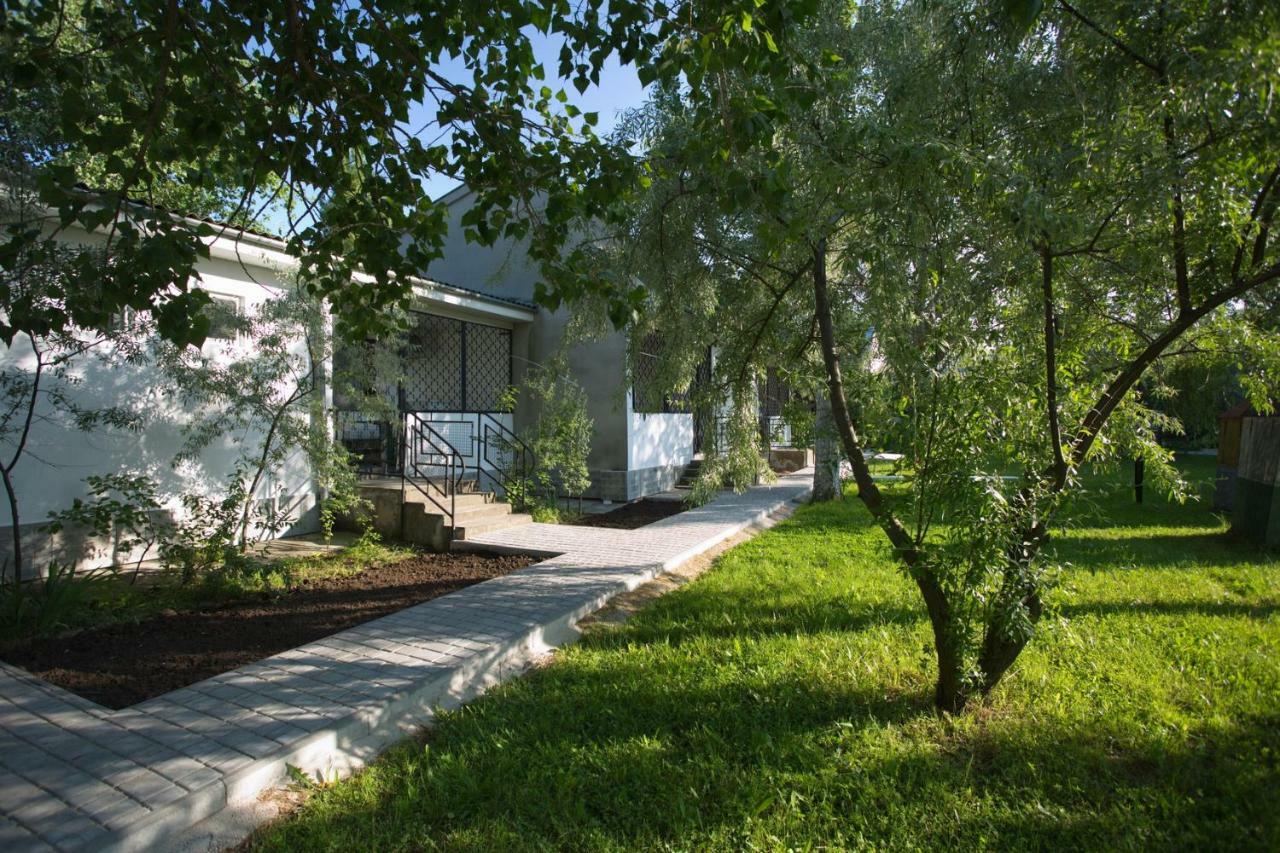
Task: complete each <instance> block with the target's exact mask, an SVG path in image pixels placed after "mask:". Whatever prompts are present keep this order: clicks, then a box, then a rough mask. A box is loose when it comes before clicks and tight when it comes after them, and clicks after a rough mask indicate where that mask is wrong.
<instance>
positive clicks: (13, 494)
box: [0, 468, 22, 587]
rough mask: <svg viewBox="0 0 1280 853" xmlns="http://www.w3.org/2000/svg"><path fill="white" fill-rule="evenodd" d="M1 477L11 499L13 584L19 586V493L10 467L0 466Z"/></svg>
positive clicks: (0, 575) (20, 560)
mask: <svg viewBox="0 0 1280 853" xmlns="http://www.w3.org/2000/svg"><path fill="white" fill-rule="evenodd" d="M0 478H2V479H3V480H4V494H5V497H6V498H8V500H9V521H10V524H11V525H12V526H11V527H10V528H9V529H10V530H12V531H13V535H12V536H11V538H10V541H11V544H12V548H13V562H12V563H11V564H10V565H12V567H13V585H14V586H15V587H18V586H21V585H22V534H21V533H20V532H19V530H18V524H19V519H18V493H17V491H16V490H15V489H14V488H13V480H12V478H10V476H9V471H8V469H6V468H0ZM6 562H8V561H7V560H6ZM2 576H3V572H0V577H2Z"/></svg>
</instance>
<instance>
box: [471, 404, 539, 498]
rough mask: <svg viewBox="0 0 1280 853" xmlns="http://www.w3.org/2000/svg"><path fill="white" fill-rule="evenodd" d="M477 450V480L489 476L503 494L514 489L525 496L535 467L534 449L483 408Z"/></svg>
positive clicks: (508, 493) (479, 421)
mask: <svg viewBox="0 0 1280 853" xmlns="http://www.w3.org/2000/svg"><path fill="white" fill-rule="evenodd" d="M476 421H477V424H478V426H479V428H480V450H479V454H478V456H477V459H476V483H477V485H478V484H479V482H480V478H481V477H488V478H489V481H490V482H491V483H493V485H494V488H495V489H501V490H502V493H503V496H504V497H508V496H510V495H512V494H513V493H514V494H516V495H518V496H519V498H520V499H521V500H524V499H525V498H526V497H527V496H528V492H529V478H530V477H531V476H532V474H533V471H534V464H535V461H536V460H535V459H534V455H533V449H532V448H530V447H529V445H528V444H526V443H525V442H524V440H522V439H521V438H520V437H519V436H518V435H516V434H515V432H514V431H512V430H511V429H510V428H509V427H508V426H507V425H506V424H504V423H502V422H501V421H499V420H498V419H497V418H496V417H494V416H493V415H491V414H489V413H487V412H484V413H481V414H479V415H478V416H477V418H476Z"/></svg>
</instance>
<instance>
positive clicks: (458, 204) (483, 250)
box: [425, 190, 628, 500]
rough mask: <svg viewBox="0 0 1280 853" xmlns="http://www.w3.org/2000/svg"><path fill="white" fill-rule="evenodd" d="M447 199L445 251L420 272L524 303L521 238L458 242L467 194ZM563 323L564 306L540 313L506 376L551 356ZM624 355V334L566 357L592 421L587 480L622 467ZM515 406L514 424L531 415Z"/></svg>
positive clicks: (528, 284)
mask: <svg viewBox="0 0 1280 853" xmlns="http://www.w3.org/2000/svg"><path fill="white" fill-rule="evenodd" d="M446 198H447V199H451V200H453V203H452V205H451V206H450V208H449V214H448V216H449V224H450V228H449V235H448V237H447V238H446V240H445V244H444V254H443V256H442V257H440V258H437V259H436V260H434V261H432V262H431V265H430V267H428V268H427V270H425V274H426V275H427V276H428V277H430V278H432V279H435V280H438V281H441V282H444V283H446V284H452V285H455V286H458V287H462V288H466V289H469V290H478V291H482V292H484V293H489V294H493V295H495V296H503V297H507V298H515V299H523V300H529V301H531V300H532V299H533V294H534V288H535V286H536V284H537V282H538V280H539V278H540V276H541V273H540V271H539V270H538V268H537V265H536V264H535V263H533V262H532V261H530V259H529V256H528V243H527V241H518V242H517V241H499V242H498V244H497V245H494V246H479V245H474V244H471V243H468V242H467V241H466V239H465V238H464V237H463V231H462V224H461V219H462V215H463V214H464V213H465V212H466V211H467V210H468V209H469V207H470V195H469V193H468V192H467V191H466V190H458V191H455V193H451V194H450V195H449V196H446ZM569 320H570V313H569V311H568V310H567V309H560V310H557V311H547V310H544V309H539V310H538V312H537V316H536V318H535V319H534V321H533V322H532V324H530V325H529V326H528V328H527V329H523V330H521V333H520V334H518V335H517V337H516V339H515V342H514V348H515V350H516V352H517V353H519V351H520V349H521V345H522V344H524V346H525V351H526V352H527V360H525V361H523V362H522V361H521V360H520V359H519V356H517V363H516V366H515V370H514V371H513V374H514V376H515V379H516V381H517V383H518V382H519V381H520V380H521V379H522V378H523V377H524V375H525V373H526V371H527V370H528V369H529V368H531V367H533V366H536V365H539V364H545V363H546V362H547V361H549V360H550V359H551V358H553V357H554V356H555V355H556V353H557V352H558V351H559V349H560V345H561V341H562V340H563V339H564V336H565V329H566V326H567V325H568V323H569ZM522 338H525V339H526V340H525V341H522V340H521V339H522ZM526 341H527V342H526ZM626 352H627V348H626V339H625V337H624V336H623V335H622V334H620V333H616V332H614V333H610V334H608V335H606V336H605V337H604V338H603V339H602V340H598V341H592V342H589V343H582V344H577V345H575V346H573V347H571V348H570V350H569V352H568V354H567V359H568V364H569V369H570V370H571V371H572V372H573V375H574V378H575V379H576V380H577V381H578V382H579V383H580V384H581V385H582V388H583V390H584V391H586V393H587V414H588V415H589V416H590V417H591V419H592V423H593V432H592V441H591V454H590V457H589V458H588V460H587V466H588V468H589V469H590V470H591V472H592V479H593V480H595V479H596V474H597V473H598V472H599V473H601V474H602V475H603V474H604V472H610V471H624V470H626V469H627V466H628V421H627V410H626V405H627V404H626V397H627V395H626V387H625V386H626V382H625V376H626ZM522 403H523V405H521V406H519V407H518V408H517V410H516V423H517V426H519V427H523V426H527V425H528V424H529V423H530V422H531V421H532V420H533V419H534V418H535V417H536V410H535V409H534V407H533V406H532V405H530V404H529V403H528V402H526V401H522ZM604 479H608V477H607V476H605V477H604ZM594 491H595V490H594V489H593V493H594ZM589 494H590V493H589ZM611 496H612V497H614V498H615V499H618V500H622V499H624V492H621V491H616V490H615V491H613V492H612V494H611Z"/></svg>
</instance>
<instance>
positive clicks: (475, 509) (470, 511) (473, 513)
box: [454, 501, 511, 527]
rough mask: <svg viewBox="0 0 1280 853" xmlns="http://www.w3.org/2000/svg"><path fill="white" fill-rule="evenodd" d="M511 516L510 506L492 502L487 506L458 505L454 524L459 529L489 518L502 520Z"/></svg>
mask: <svg viewBox="0 0 1280 853" xmlns="http://www.w3.org/2000/svg"><path fill="white" fill-rule="evenodd" d="M507 515H511V504H509V503H503V502H502V501H494V502H493V503H488V504H467V505H466V506H462V505H459V506H458V510H457V512H456V513H455V516H454V518H455V522H454V523H455V524H456V525H458V526H459V527H463V526H466V525H467V524H471V523H474V522H477V521H482V520H486V519H490V518H502V517H503V516H507Z"/></svg>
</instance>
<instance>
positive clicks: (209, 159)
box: [0, 0, 756, 343]
mask: <svg viewBox="0 0 1280 853" xmlns="http://www.w3.org/2000/svg"><path fill="white" fill-rule="evenodd" d="M755 8H756V7H755V3H754V2H751V0H742V2H736V3H733V4H726V5H723V6H721V7H718V8H715V9H704V8H703V7H702V5H701V4H694V3H687V2H681V3H671V4H669V3H664V2H650V1H649V0H617V2H613V3H610V4H609V6H608V10H607V12H606V11H605V10H603V9H602V8H600V7H598V6H593V5H590V4H587V5H585V6H584V5H579V4H571V3H567V2H561V0H556V2H551V3H543V2H533V0H500V2H499V3H498V4H497V5H496V6H495V5H493V4H489V5H484V6H481V5H464V6H461V7H457V8H454V7H449V8H445V7H438V6H424V5H423V4H421V3H417V2H413V0H361V2H358V3H334V2H328V0H298V2H291V3H288V4H286V5H285V6H275V5H272V4H266V5H263V4H255V3H238V2H227V0H219V2H212V3H205V4H198V5H194V6H190V5H183V4H178V3H174V2H169V0H134V1H133V2H128V3H124V2H117V0H91V1H90V2H87V3H85V4H83V5H81V6H79V7H76V9H77V11H75V12H74V13H73V11H72V7H70V6H69V5H68V4H67V3H65V2H62V0H34V2H30V3H22V4H18V5H11V6H10V7H7V8H6V11H5V15H4V17H3V18H0V91H3V92H5V93H6V102H5V104H6V109H9V108H12V109H18V110H21V109H28V108H29V109H33V110H35V111H37V113H38V121H36V122H33V123H32V126H38V131H39V132H36V133H33V134H31V135H30V138H29V139H28V142H30V143H31V144H30V145H29V146H27V149H26V154H25V156H24V157H23V158H21V159H22V164H23V166H24V169H25V171H26V172H28V173H29V175H30V181H31V184H32V186H34V187H35V188H36V189H37V190H38V193H39V200H40V202H41V203H42V204H43V205H45V206H46V207H47V208H48V209H49V210H50V212H51V219H50V222H49V227H47V228H28V227H18V226H16V225H11V226H10V227H8V228H7V230H6V232H5V237H4V241H3V243H0V267H3V268H4V269H6V270H8V271H10V272H13V271H14V270H15V269H16V268H15V266H14V265H15V264H16V263H17V259H18V258H20V257H22V256H28V255H31V254H32V253H39V252H40V251H41V250H42V248H45V247H48V246H49V245H51V244H52V242H53V241H55V240H56V239H57V236H58V235H59V234H60V233H61V232H62V231H64V230H65V229H67V228H68V227H70V226H72V225H79V226H81V227H84V228H87V229H89V230H97V231H101V232H102V233H104V234H105V235H106V237H107V243H108V247H107V248H108V252H107V256H106V263H105V264H96V265H93V264H88V263H83V264H82V263H76V264H73V270H74V273H75V275H74V279H75V282H77V283H78V284H79V285H84V286H77V287H74V288H72V289H71V290H69V291H68V297H69V298H67V299H65V300H61V301H58V302H56V303H55V304H48V305H43V306H40V307H39V308H38V309H37V307H35V306H26V305H22V304H14V305H8V306H4V307H6V308H7V309H8V310H7V311H6V315H5V317H4V318H3V320H2V321H0V340H3V341H5V342H6V343H7V342H9V341H11V340H12V339H13V336H14V335H15V334H17V333H18V332H21V331H28V332H31V331H34V332H36V333H43V332H44V331H47V330H50V329H54V328H66V327H68V326H70V325H74V326H78V327H82V328H95V329H101V328H105V327H106V326H107V325H108V324H109V323H110V318H111V317H112V316H114V315H115V314H117V313H118V312H119V311H120V310H121V309H122V308H125V307H130V308H132V309H135V310H150V311H151V312H152V313H153V314H154V316H155V317H156V323H157V327H158V329H159V331H160V333H161V334H162V335H164V336H165V337H166V338H167V339H169V340H171V341H173V342H175V343H192V342H194V343H199V342H200V341H201V340H203V337H204V335H205V333H206V332H207V326H206V325H205V321H204V318H203V315H202V313H201V312H202V309H203V307H204V304H205V298H204V296H203V294H202V293H201V292H200V291H199V290H198V289H193V288H191V287H190V286H189V282H190V279H191V277H192V273H193V271H194V265H195V262H196V260H197V259H198V258H199V257H201V256H203V255H204V254H206V253H207V251H208V249H207V246H206V242H207V238H208V237H209V236H210V235H211V234H213V233H214V232H215V230H216V226H212V225H210V224H208V223H204V222H201V221H197V220H192V219H185V218H181V217H175V216H173V215H172V214H170V213H169V212H166V211H164V210H161V209H157V208H156V207H154V206H153V203H155V202H157V201H160V200H161V199H160V198H159V196H158V192H159V190H160V189H161V188H167V187H172V186H173V185H174V184H175V183H182V184H186V185H188V186H191V187H197V188H200V189H201V190H205V191H210V192H213V193H214V194H215V195H219V198H218V199H217V202H218V205H217V206H218V207H219V208H221V209H223V211H224V212H225V213H227V214H229V215H230V216H231V217H232V219H233V220H234V219H244V220H252V219H253V218H254V217H255V215H256V213H257V212H258V211H259V210H260V209H261V208H262V207H263V206H264V205H267V204H271V203H275V202H283V203H284V205H285V207H286V209H287V210H289V211H290V221H289V229H288V230H289V234H288V237H289V251H290V253H292V254H293V255H294V256H296V257H298V258H299V260H300V264H301V270H302V279H303V281H304V283H305V285H306V286H307V287H308V288H309V289H310V290H311V291H312V292H313V293H315V294H317V295H319V296H322V297H324V298H326V299H327V300H328V301H329V303H330V305H331V307H332V309H333V311H334V313H335V314H336V316H337V317H338V320H339V325H340V330H342V331H347V332H351V333H352V336H353V339H360V338H362V337H364V336H365V334H366V333H368V332H371V331H378V330H377V329H375V328H374V327H375V326H376V325H377V324H378V323H379V322H380V318H382V317H384V316H385V314H384V312H383V310H382V309H385V308H388V307H393V306H399V307H402V308H403V307H407V306H408V302H409V300H410V299H411V296H412V293H411V287H410V284H409V277H410V276H411V275H414V274H419V273H421V272H422V271H424V270H426V269H427V268H428V266H429V264H430V262H431V261H432V259H434V258H435V257H437V256H438V255H439V253H440V250H441V247H442V245H443V241H444V237H445V234H446V230H447V227H448V226H447V222H446V218H445V215H444V207H443V206H442V205H441V204H437V203H434V202H432V201H430V200H429V199H426V198H424V197H423V195H422V191H421V181H423V180H424V179H427V178H430V177H433V176H438V175H446V176H449V177H452V178H456V179H458V180H461V181H464V182H465V183H467V184H468V185H469V186H470V187H471V188H472V189H473V190H474V191H475V192H476V194H477V201H476V204H475V206H474V208H473V209H472V211H471V212H469V213H468V214H467V216H466V219H465V222H464V223H463V224H464V226H465V230H466V235H467V237H468V238H469V239H472V240H476V241H481V242H486V241H491V240H493V239H496V238H497V237H499V236H506V237H515V238H522V237H528V238H529V239H530V241H531V247H532V248H531V252H532V254H533V256H534V258H535V259H537V260H541V261H545V262H548V263H551V262H554V261H555V260H556V259H557V258H558V257H559V252H560V248H561V246H562V244H563V243H564V241H565V239H566V237H567V236H568V235H569V231H568V229H569V227H570V223H571V222H572V218H573V214H574V212H575V211H578V210H583V209H585V210H586V211H587V212H588V213H590V212H591V211H592V210H598V209H600V207H601V205H602V204H603V202H604V201H606V200H608V199H610V198H612V197H613V196H614V195H616V193H617V191H618V190H619V188H620V187H622V186H624V185H625V184H626V183H627V182H628V181H629V179H630V171H629V170H630V159H629V158H628V157H626V156H625V151H623V150H621V149H619V148H618V147H616V146H611V145H607V144H605V143H603V142H602V141H601V140H599V139H598V138H597V137H596V135H595V134H594V133H593V131H592V126H593V125H594V124H595V121H596V116H594V115H592V114H583V113H581V112H580V111H579V110H578V109H577V108H575V107H574V106H573V105H572V104H569V103H567V100H568V99H567V97H566V95H565V94H564V92H563V91H561V90H556V89H553V88H552V87H551V86H550V85H545V83H546V82H548V81H545V80H544V79H543V78H545V77H547V76H548V75H547V69H544V68H543V67H542V66H541V65H540V64H539V63H538V61H537V60H536V58H535V53H534V49H533V48H534V43H533V37H534V35H535V34H543V35H546V36H549V37H551V38H553V39H555V40H558V41H559V42H560V43H561V44H562V49H561V51H560V54H559V57H558V63H557V65H556V68H555V71H556V72H557V73H558V75H559V76H560V78H562V79H564V80H567V81H569V82H571V83H572V85H573V86H575V87H576V88H578V89H579V90H583V89H585V87H586V86H587V85H589V84H590V83H592V82H595V81H598V80H599V74H600V70H601V68H602V66H603V65H604V63H605V62H606V61H608V60H609V59H610V58H611V57H616V58H618V59H620V60H621V61H623V62H640V63H643V64H644V66H645V67H646V68H653V67H656V66H660V65H661V61H662V56H663V54H664V52H665V51H666V50H668V47H669V46H670V45H672V44H675V43H677V42H679V41H681V40H682V39H683V40H688V39H694V40H697V39H698V38H700V37H701V36H702V35H703V34H704V33H708V32H714V31H715V30H716V28H718V27H719V26H720V25H721V23H722V21H724V20H729V19H735V20H736V16H738V15H749V14H750V10H753V9H755ZM448 61H452V62H453V63H454V67H455V68H457V69H458V70H457V71H455V72H454V73H452V74H449V73H447V72H446V71H445V67H446V66H445V63H446V62H448ZM646 73H649V72H646ZM671 73H678V72H671ZM419 104H421V105H424V106H425V108H426V110H427V111H428V117H429V126H428V127H426V128H416V127H411V126H410V125H409V122H410V115H411V111H412V110H413V109H414V108H415V107H416V106H417V105H419ZM12 109H11V110H10V111H12ZM6 141H8V140H6ZM68 150H70V151H73V152H78V154H77V156H75V157H72V158H71V159H67V158H65V157H63V156H62V155H63V154H64V153H65V152H66V151H68ZM81 155H83V157H87V158H90V159H91V160H92V162H93V164H94V168H93V169H92V174H86V172H85V169H84V168H82V166H83V164H84V160H83V159H82V157H81ZM352 164H355V166H356V167H355V168H350V167H351V166H352ZM9 179H10V178H9V177H6V180H9ZM90 179H92V180H93V181H94V185H93V186H92V187H86V186H85V185H84V184H85V182H86V180H90ZM229 186H230V187H236V188H237V189H238V191H239V192H238V195H237V197H236V198H235V200H234V202H233V203H232V204H229V205H228V204H223V203H222V202H223V201H225V199H224V198H222V197H221V196H220V193H221V192H222V188H225V187H229ZM135 202H142V203H145V204H136V203H135ZM227 208H229V209H227ZM183 212H184V211H177V213H183ZM6 224H8V223H6ZM356 272H362V273H363V274H364V275H365V276H367V278H363V277H362V278H360V279H359V280H358V281H354V282H353V274H355V273H356ZM89 284H93V285H94V288H93V289H92V290H90V289H89V288H88V287H87V285H89ZM592 290H596V291H601V292H602V289H601V288H599V287H598V285H597V283H594V282H590V281H578V282H576V283H574V284H573V285H572V286H570V285H569V284H567V283H565V282H562V283H561V289H560V292H559V293H558V294H557V296H564V295H581V294H583V293H585V292H589V291H592ZM544 296H547V297H548V298H550V296H549V295H548V294H544ZM633 296H634V294H633V293H632V292H630V291H620V292H617V293H614V294H613V299H614V306H613V314H614V316H615V317H617V318H622V317H623V316H624V314H625V312H626V310H627V308H628V307H629V305H630V300H631V299H632V298H633Z"/></svg>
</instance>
